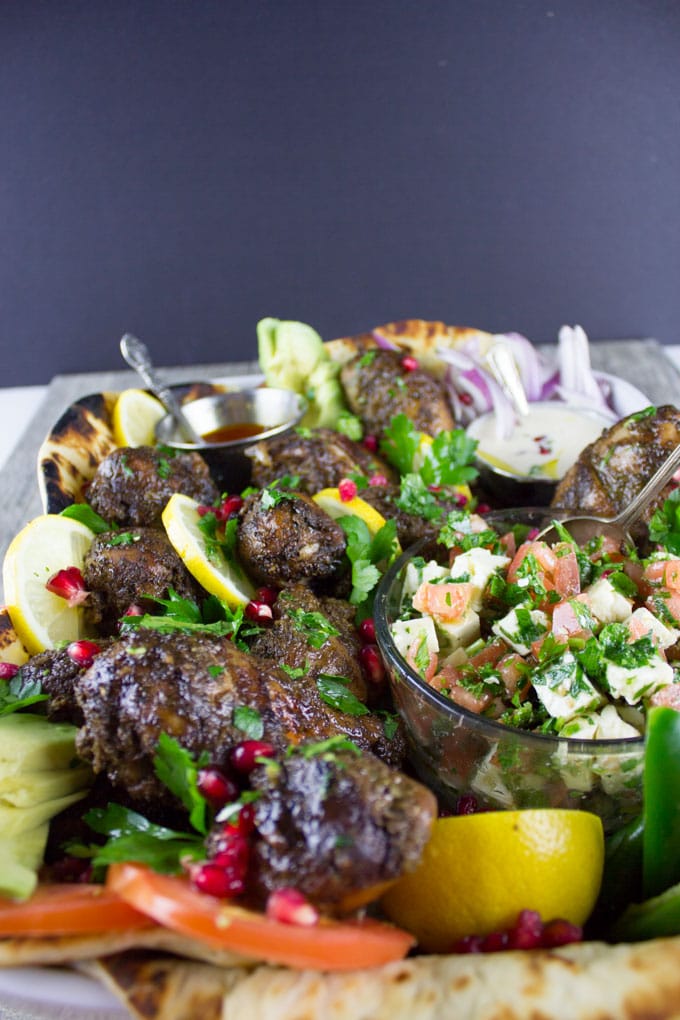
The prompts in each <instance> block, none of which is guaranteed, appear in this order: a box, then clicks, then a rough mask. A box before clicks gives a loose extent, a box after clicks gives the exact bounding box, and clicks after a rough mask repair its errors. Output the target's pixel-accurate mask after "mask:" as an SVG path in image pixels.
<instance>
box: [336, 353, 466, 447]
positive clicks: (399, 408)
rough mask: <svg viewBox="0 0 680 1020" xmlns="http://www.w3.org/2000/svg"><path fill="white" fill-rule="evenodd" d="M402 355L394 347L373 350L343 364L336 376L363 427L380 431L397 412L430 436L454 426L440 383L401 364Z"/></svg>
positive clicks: (379, 433)
mask: <svg viewBox="0 0 680 1020" xmlns="http://www.w3.org/2000/svg"><path fill="white" fill-rule="evenodd" d="M403 358H404V356H403V354H401V353H398V352H396V351H383V350H376V351H375V352H373V351H370V352H369V353H368V354H362V355H358V356H357V357H356V358H353V359H352V360H351V361H348V362H347V364H346V365H343V368H342V371H341V373H340V380H341V382H342V385H343V388H344V390H345V396H346V397H347V403H348V404H349V406H350V408H351V409H352V411H353V412H354V414H356V415H357V416H358V417H359V418H361V420H362V422H363V423H364V426H365V428H366V431H367V432H370V433H373V434H374V435H377V436H380V435H382V434H383V432H384V431H385V429H386V428H387V426H388V425H389V424H390V421H391V420H392V418H393V417H394V416H395V415H397V414H405V415H406V416H407V417H408V418H410V419H411V421H412V422H413V424H414V425H415V427H416V428H417V429H418V430H419V431H420V432H427V433H428V434H429V435H431V436H436V435H437V434H438V433H439V432H444V431H448V430H450V429H453V428H455V422H454V420H453V415H452V413H451V409H450V407H449V404H448V401H447V399H446V395H445V393H444V388H443V386H442V385H441V383H440V382H438V381H437V380H436V379H434V378H433V376H431V375H428V373H427V372H423V371H422V370H421V369H419V368H416V369H414V370H412V371H409V370H408V369H406V368H404V366H403Z"/></svg>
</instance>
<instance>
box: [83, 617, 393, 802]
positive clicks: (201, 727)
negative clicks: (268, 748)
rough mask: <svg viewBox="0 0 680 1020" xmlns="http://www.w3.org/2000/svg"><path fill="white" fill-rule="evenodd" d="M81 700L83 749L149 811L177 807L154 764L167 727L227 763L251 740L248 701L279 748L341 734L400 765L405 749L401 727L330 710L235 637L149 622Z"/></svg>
mask: <svg viewBox="0 0 680 1020" xmlns="http://www.w3.org/2000/svg"><path fill="white" fill-rule="evenodd" d="M76 697H77V700H78V704H79V705H80V708H81V710H82V712H83V716H84V720H85V722H84V725H83V727H82V728H81V730H80V731H79V734H78V737H77V749H78V753H79V754H80V756H81V757H82V758H84V759H85V760H86V761H89V762H90V763H91V764H92V766H93V769H94V771H95V772H96V773H102V772H103V773H105V774H106V775H107V776H108V779H109V780H110V782H111V783H112V784H113V785H114V786H120V787H123V788H124V789H126V790H127V791H128V794H129V795H130V797H131V798H132V799H133V801H135V802H136V803H137V804H139V805H140V807H144V808H145V807H146V806H147V805H151V806H152V807H153V805H155V804H163V803H165V804H168V805H169V806H170V807H173V806H176V802H175V801H174V800H173V799H172V798H171V797H170V795H169V794H168V791H167V790H166V789H165V788H164V787H163V786H162V784H161V783H160V782H159V781H158V779H157V778H156V776H155V773H154V769H153V758H154V755H155V753H156V749H157V745H158V741H159V738H160V735H161V733H167V734H168V735H169V736H171V737H174V738H175V739H176V740H178V741H179V743H180V744H181V745H182V746H183V747H185V748H187V749H188V750H190V751H192V752H193V753H196V754H198V753H200V752H201V751H208V752H209V754H210V756H211V759H212V761H213V762H214V763H215V764H216V765H221V766H223V767H224V766H227V765H228V760H229V752H230V750H231V748H232V747H233V746H234V745H235V744H237V743H239V742H240V741H241V740H243V739H244V735H243V732H242V730H240V729H239V728H238V726H237V725H236V723H235V721H234V711H235V709H236V708H239V707H243V706H245V707H248V708H250V709H253V710H254V711H256V712H257V713H259V716H260V718H261V720H262V724H263V728H264V733H263V739H264V740H266V741H268V742H269V743H271V744H273V745H274V747H275V748H277V750H279V751H281V752H282V751H284V750H285V749H286V748H287V746H288V744H289V743H293V744H297V743H300V742H302V741H317V740H324V739H327V738H329V737H332V736H335V735H337V734H338V733H344V734H345V735H346V736H348V737H350V738H351V739H352V740H353V741H354V742H355V743H356V744H357V745H358V746H359V747H361V748H362V749H364V750H367V751H372V752H374V753H375V754H377V755H378V756H379V757H381V758H383V759H384V760H385V761H387V762H389V763H390V764H393V765H398V764H400V762H401V761H402V760H403V756H404V751H405V747H404V742H403V739H402V737H401V734H400V733H399V732H398V733H397V734H396V735H395V737H394V738H392V739H389V738H388V737H387V736H386V735H385V728H384V725H383V720H382V718H380V717H379V716H376V715H372V714H367V715H362V716H352V715H348V714H346V713H344V712H340V711H337V710H335V709H333V708H331V707H330V706H329V705H327V704H326V703H325V702H324V701H323V700H322V698H321V696H320V694H319V691H318V689H317V686H316V684H315V683H314V681H312V680H306V679H304V678H302V679H299V680H291V678H290V677H289V676H288V674H287V673H286V672H285V671H284V670H282V669H279V668H277V667H276V666H274V665H272V663H271V662H268V661H267V660H265V659H259V658H257V657H256V656H254V655H249V654H247V653H245V652H242V651H241V650H240V649H239V648H237V647H236V645H235V644H234V643H233V642H232V641H230V640H229V639H228V638H227V637H213V636H208V635H205V634H202V633H201V634H196V633H183V632H177V631H175V632H171V633H160V632H158V631H155V630H147V629H140V630H137V631H135V632H134V633H132V634H126V635H125V636H123V637H122V638H121V639H120V640H119V641H117V642H115V643H114V644H112V645H111V646H110V647H109V648H107V649H105V650H104V651H103V652H102V653H101V654H100V655H98V656H97V657H96V659H95V661H94V663H93V665H92V666H91V667H90V669H88V670H87V671H86V672H85V673H84V674H82V675H81V676H80V677H79V679H78V681H77V690H76Z"/></svg>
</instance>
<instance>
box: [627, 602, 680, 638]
mask: <svg viewBox="0 0 680 1020" xmlns="http://www.w3.org/2000/svg"><path fill="white" fill-rule="evenodd" d="M628 627H629V629H630V632H631V634H632V635H633V637H634V638H635V639H636V640H637V639H638V638H640V637H644V636H645V635H648V636H649V637H650V638H651V639H652V641H653V642H654V644H655V645H656V647H657V648H670V646H671V645H674V644H675V642H676V641H677V640H678V638H680V630H676V629H675V628H674V627H667V626H666V624H665V623H662V622H661V620H659V619H657V617H656V616H654V614H653V613H650V611H649V610H648V609H645V607H644V606H640V608H639V609H636V610H635V612H634V613H633V615H632V616H631V617H630V619H629V620H628Z"/></svg>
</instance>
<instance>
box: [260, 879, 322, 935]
mask: <svg viewBox="0 0 680 1020" xmlns="http://www.w3.org/2000/svg"><path fill="white" fill-rule="evenodd" d="M266 914H267V917H269V918H271V920H272V921H282V922H283V924H297V925H300V926H301V927H305V928H311V927H313V926H314V925H315V924H317V923H318V921H319V911H318V910H317V909H316V907H315V906H314V905H313V904H311V903H310V902H309V900H308V899H307V898H306V897H305V896H303V895H302V893H301V892H298V890H297V889H291V888H290V887H286V888H285V889H277V890H276V891H275V892H273V893H270V894H269V898H268V899H267V907H266Z"/></svg>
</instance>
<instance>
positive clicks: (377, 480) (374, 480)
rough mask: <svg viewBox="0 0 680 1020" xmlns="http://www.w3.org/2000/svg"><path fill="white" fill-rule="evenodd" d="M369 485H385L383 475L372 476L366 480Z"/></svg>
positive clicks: (385, 480) (385, 479)
mask: <svg viewBox="0 0 680 1020" xmlns="http://www.w3.org/2000/svg"><path fill="white" fill-rule="evenodd" d="M368 484H369V485H387V478H386V477H385V475H380V474H377V473H376V474H374V475H371V477H370V478H369V479H368Z"/></svg>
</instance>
